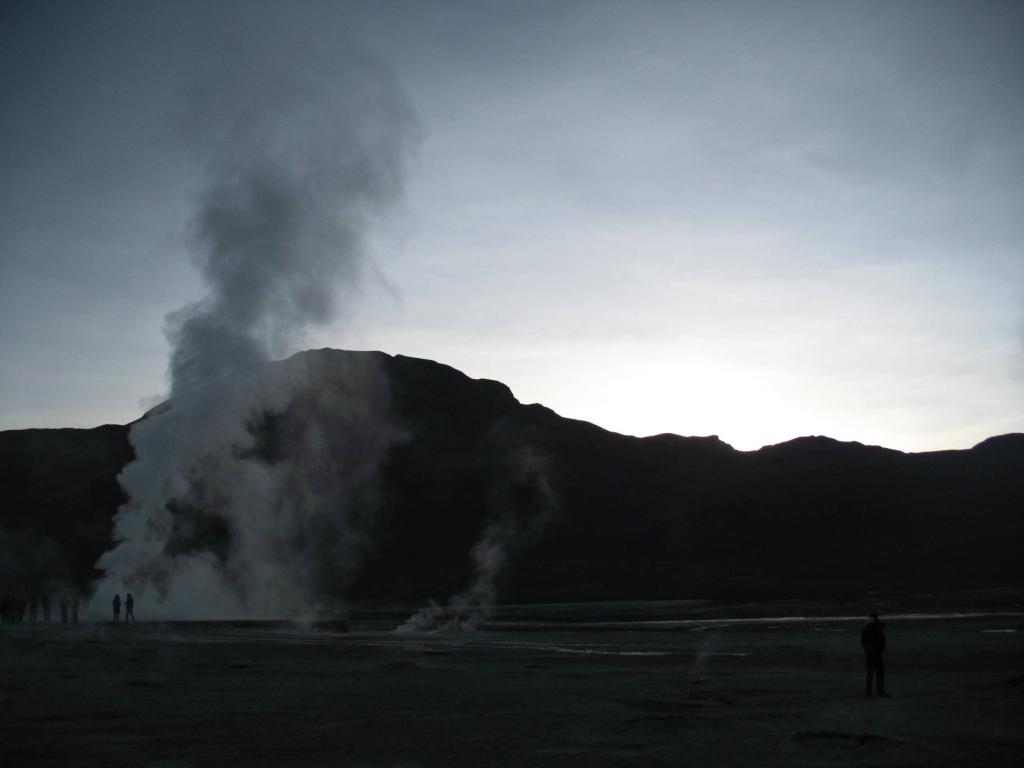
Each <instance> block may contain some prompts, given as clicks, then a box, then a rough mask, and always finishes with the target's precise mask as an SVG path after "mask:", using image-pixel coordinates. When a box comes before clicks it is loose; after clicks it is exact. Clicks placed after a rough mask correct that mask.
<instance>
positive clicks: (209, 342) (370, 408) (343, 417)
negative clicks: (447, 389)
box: [98, 35, 416, 617]
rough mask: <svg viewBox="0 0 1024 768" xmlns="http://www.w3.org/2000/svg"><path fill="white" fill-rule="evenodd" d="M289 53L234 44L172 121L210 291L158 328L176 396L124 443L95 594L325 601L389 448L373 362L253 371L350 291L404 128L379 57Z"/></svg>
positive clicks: (352, 558) (217, 604)
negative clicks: (189, 158) (187, 168)
mask: <svg viewBox="0 0 1024 768" xmlns="http://www.w3.org/2000/svg"><path fill="white" fill-rule="evenodd" d="M289 56H290V58H288V59H287V60H286V59H283V58H282V57H281V56H280V55H277V54H275V51H274V49H273V47H272V46H270V47H268V46H267V45H266V38H262V37H260V36H255V37H254V36H252V35H250V36H249V37H248V38H245V37H243V39H241V40H236V45H235V46H234V47H233V48H232V49H231V50H229V51H227V52H226V53H225V54H224V55H223V56H222V57H220V58H218V59H217V60H216V62H215V66H214V67H212V68H211V70H210V71H208V72H204V73H203V76H202V78H201V79H200V83H201V84H200V86H199V87H198V88H197V90H196V92H195V96H194V99H193V103H192V108H191V109H190V110H189V112H188V114H187V117H186V120H185V126H184V127H185V135H186V137H187V139H188V141H189V142H190V145H191V146H192V147H193V148H194V149H195V152H196V156H197V158H198V160H199V161H200V162H201V163H202V165H203V168H204V170H205V175H206V181H205V184H204V186H203V189H202V191H201V192H200V194H199V197H198V201H197V209H196V213H195V216H194V219H193V227H192V235H191V250H192V257H193V260H194V263H195V265H196V267H197V269H198V270H199V273H200V275H201V276H202V279H203V282H204V284H205V286H206V289H207V293H206V295H205V296H204V297H203V298H202V299H200V300H199V301H197V302H195V303H193V304H190V305H188V306H186V307H184V308H182V309H180V310H178V311H176V312H174V313H172V314H171V315H169V316H168V325H167V328H168V330H167V333H168V338H169V340H170V341H171V345H172V352H171V357H170V363H169V374H170V384H171V395H172V398H171V399H170V400H169V401H168V403H166V404H165V405H164V406H162V407H160V408H157V409H155V410H154V411H153V412H151V413H150V414H148V415H147V417H146V418H144V419H143V420H141V421H139V422H138V423H136V425H135V426H134V427H133V429H132V431H131V441H132V445H133V446H134V448H135V451H136V460H135V461H134V462H133V463H132V464H130V465H129V466H128V467H126V468H125V470H124V471H123V472H122V475H121V477H120V481H121V484H122V486H123V488H124V489H125V491H126V492H127V494H128V495H129V497H130V501H128V503H126V504H125V505H124V506H123V507H122V508H121V509H120V510H119V512H118V515H117V517H116V519H115V537H116V539H117V540H119V541H120V542H121V543H120V544H119V545H118V546H117V547H116V548H115V549H113V550H112V551H111V552H108V553H107V554H106V555H104V556H103V557H102V558H101V559H100V561H99V563H98V566H99V567H100V568H104V569H107V570H108V573H109V576H108V580H107V583H106V584H105V586H106V587H108V588H109V589H106V590H103V592H112V591H115V590H117V589H135V590H136V591H139V590H151V589H155V591H156V593H157V594H158V595H159V596H160V598H161V599H162V600H163V601H164V608H163V612H164V613H166V614H172V615H179V616H194V617H198V616H200V615H210V616H225V615H257V614H274V615H281V614H291V615H294V614H296V613H298V612H301V611H304V610H308V607H309V606H310V605H316V604H319V605H321V606H322V605H323V604H324V602H325V601H326V602H330V601H332V600H335V599H336V598H337V597H338V595H339V594H340V592H341V589H342V588H343V586H344V583H345V581H346V579H347V578H348V577H349V576H350V575H351V573H352V571H353V569H354V568H355V567H356V566H357V563H358V558H359V553H360V551H361V548H362V547H363V544H364V540H365V536H366V529H367V520H368V517H369V515H370V514H371V512H372V507H373V486H374V478H375V474H376V469H377V467H378V465H379V463H380V461H381V459H382V458H383V456H384V455H385V453H386V451H387V448H388V446H389V445H390V444H391V442H393V441H394V440H395V439H397V438H398V437H399V435H400V432H399V431H398V430H397V429H396V428H395V426H394V424H393V423H392V419H391V415H390V407H389V400H388V393H387V382H386V380H385V379H384V377H383V374H382V373H381V371H380V370H378V369H377V367H376V366H375V365H374V364H373V363H372V361H369V360H362V361H361V362H351V361H350V362H349V363H346V364H341V363H338V362H337V361H336V360H335V361H329V360H325V359H323V358H322V357H321V356H317V355H316V354H314V353H309V354H304V355H300V356H297V357H295V358H292V359H291V360H288V361H286V362H285V363H269V362H268V361H269V360H271V359H273V358H276V357H279V356H282V355H284V354H286V353H288V352H289V351H292V350H294V348H295V347H296V346H297V345H298V344H299V343H301V341H302V339H303V335H304V333H305V331H307V330H308V329H309V328H310V327H312V326H316V325H321V324H324V323H326V322H328V321H330V320H331V319H333V318H334V317H335V316H336V314H337V312H338V310H339V301H340V300H342V299H345V298H351V297H352V296H353V293H354V291H355V289H356V287H357V286H358V283H359V279H360V275H361V273H362V271H363V268H364V266H365V263H366V259H367V256H366V233H367V231H368V228H369V227H370V225H371V224H372V223H373V220H374V219H375V218H376V217H378V216H380V215H381V214H382V213H384V212H386V210H387V209H388V208H389V206H391V205H392V204H394V203H395V202H396V201H397V200H398V199H400V197H401V194H402V177H403V166H404V162H405V159H406V156H407V153H408V151H409V149H410V145H411V143H412V142H413V140H414V138H415V133H416V131H415V121H414V119H413V116H412V112H411V110H410V108H409V107H408V105H407V103H406V101H405V99H404V98H403V97H402V95H401V93H400V91H399V89H398V87H397V86H396V84H395V82H394V81H393V79H392V77H391V76H390V75H389V73H388V71H387V70H386V69H385V68H384V67H383V66H382V65H381V63H380V62H377V61H376V60H374V59H372V58H370V57H368V56H366V55H363V54H346V55H344V56H343V60H342V61H341V62H340V65H339V63H338V61H337V60H336V58H329V59H319V60H318V59H315V58H313V54H309V58H302V57H300V59H301V60H300V59H296V58H295V55H294V50H290V51H289Z"/></svg>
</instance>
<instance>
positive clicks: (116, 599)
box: [110, 595, 121, 624]
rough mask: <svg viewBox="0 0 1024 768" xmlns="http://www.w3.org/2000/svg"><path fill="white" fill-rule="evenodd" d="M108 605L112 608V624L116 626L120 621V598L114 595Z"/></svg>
mask: <svg viewBox="0 0 1024 768" xmlns="http://www.w3.org/2000/svg"><path fill="white" fill-rule="evenodd" d="M110 604H111V605H112V606H113V608H114V623H115V624H117V622H118V621H120V620H121V596H120V595H114V600H113V601H112V602H111V603H110Z"/></svg>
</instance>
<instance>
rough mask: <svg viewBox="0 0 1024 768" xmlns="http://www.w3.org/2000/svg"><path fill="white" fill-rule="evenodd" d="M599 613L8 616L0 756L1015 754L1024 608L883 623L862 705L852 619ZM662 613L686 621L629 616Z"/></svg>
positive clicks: (1003, 759) (701, 759)
mask: <svg viewBox="0 0 1024 768" xmlns="http://www.w3.org/2000/svg"><path fill="white" fill-rule="evenodd" d="M603 610H604V609H602V608H599V607H579V606H577V607H574V608H571V609H570V608H566V609H565V610H561V609H559V608H557V607H548V608H536V609H522V610H520V611H519V612H518V613H515V615H512V616H511V618H510V620H509V621H507V622H504V623H503V622H501V621H499V622H498V623H496V624H495V625H493V627H494V628H493V629H490V630H487V631H479V632H475V633H465V632H449V633H436V634H425V635H398V634H395V633H393V632H387V631H383V627H384V626H388V623H387V620H386V619H382V618H380V617H378V618H377V619H376V620H375V621H367V622H364V623H363V624H360V622H359V621H355V622H354V623H353V631H352V632H350V633H348V634H342V633H337V632H332V631H327V630H318V629H316V628H304V627H298V626H281V625H273V624H267V625H260V624H255V625H237V624H209V623H206V624H185V623H181V624H146V623H141V624H138V625H135V626H124V625H120V626H112V625H107V624H81V625H77V626H72V625H67V626H64V625H52V624H51V625H21V626H16V627H0V654H2V655H0V659H2V662H0V663H2V667H0V742H2V747H0V749H2V752H0V763H2V764H3V765H4V766H11V768H14V767H15V766H21V765H53V766H57V765H59V766H70V765H137V766H164V767H170V766H192V765H195V766H200V765H202V766H205V765H225V764H234V765H237V766H242V765H245V766H248V765H285V764H289V765H332V766H456V765H474V766H476V765H484V766H487V765H501V766H504V765H523V766H548V765H551V766H554V765H557V766H567V765H572V766H576V765H579V766H601V765H644V766H648V765H650V766H658V765H665V766H669V765H672V766H678V765H701V766H709V765H723V766H732V765H758V766H764V765H797V766H800V765H815V766H846V765H877V766H925V765H951V766H957V767H958V768H962V767H963V766H981V765H1007V766H1010V765H1021V764H1024V653H1022V651H1024V630H1022V629H1021V627H1022V624H1024V618H1022V617H1021V616H1020V615H1010V614H1005V615H986V616H973V617H962V616H961V617H945V618H930V619H928V618H899V617H893V618H891V619H890V620H889V622H888V626H887V635H888V641H889V653H888V654H887V664H888V670H887V671H888V680H889V688H890V689H891V691H892V692H893V698H891V699H872V700H866V699H865V698H864V696H863V670H862V658H861V654H860V651H859V647H858V631H859V627H860V623H861V622H860V619H859V618H857V619H845V620H843V619H838V620H827V619H820V618H819V619H807V620H788V621H787V620H774V619H762V620H759V621H753V622H749V623H745V622H738V623H729V622H722V621H720V620H717V619H718V618H721V617H723V616H727V615H728V612H727V611H724V610H722V611H718V612H717V613H707V612H705V613H704V614H700V613H697V614H694V613H689V614H685V612H682V613H679V612H675V611H674V609H673V608H672V606H670V605H668V606H667V605H666V604H659V606H658V609H657V610H655V611H651V612H650V613H649V614H648V612H647V611H646V609H645V604H642V603H637V604H632V606H630V605H629V604H626V605H623V604H619V606H618V607H617V608H616V609H615V610H614V611H612V612H611V613H614V614H616V616H615V618H616V620H617V621H619V622H620V623H611V624H604V625H603V626H602V625H601V624H596V625H589V624H587V622H588V621H597V620H600V619H601V618H602V616H601V615H600V614H601V612H602V611H603ZM826 612H827V610H822V611H818V612H817V615H819V616H822V615H824V614H825V613H826ZM675 613H679V615H684V614H685V615H686V616H688V617H689V618H690V621H691V622H692V623H683V624H672V623H667V624H644V623H641V622H643V621H645V620H646V619H645V616H648V615H649V616H650V617H653V619H658V620H662V619H666V617H671V616H672V615H675ZM769 613H770V612H767V611H765V610H762V611H760V614H761V615H762V616H766V615H769ZM623 614H624V615H623ZM711 615H715V616H716V617H717V618H710V616H711ZM780 615H781V614H780ZM584 627H585V628H584Z"/></svg>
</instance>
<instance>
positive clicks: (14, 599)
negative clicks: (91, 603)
mask: <svg viewBox="0 0 1024 768" xmlns="http://www.w3.org/2000/svg"><path fill="white" fill-rule="evenodd" d="M57 604H58V605H59V606H60V620H61V622H62V623H64V624H67V623H68V622H69V621H70V622H72V623H75V624H77V623H78V606H79V598H78V595H77V594H74V593H72V594H68V593H64V594H62V595H61V596H60V599H59V600H58V603H57ZM40 609H42V620H43V621H50V595H49V594H47V593H45V592H44V593H42V594H41V595H37V594H33V595H31V596H29V597H28V598H25V597H23V596H21V595H4V596H3V600H0V618H2V620H3V623H4V624H21V623H22V622H23V621H25V618H26V615H27V616H28V620H29V621H32V622H36V621H39V611H40Z"/></svg>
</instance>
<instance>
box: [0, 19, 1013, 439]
mask: <svg viewBox="0 0 1024 768" xmlns="http://www.w3.org/2000/svg"><path fill="white" fill-rule="evenodd" d="M256 4H257V3H256V2H255V0H254V1H253V2H248V3H240V4H238V5H232V4H231V3H223V4H217V5H216V6H213V5H211V4H208V3H189V2H181V3H175V4H172V5H165V6H156V5H147V6H139V7H136V6H131V8H130V10H129V6H125V5H123V4H117V3H104V2H94V3H89V4H70V3H69V4H59V5H48V4H43V5H38V4H32V3H25V4H21V5H18V4H12V5H10V6H9V7H8V8H7V9H5V11H4V14H5V15H4V23H3V24H0V99H2V100H3V103H5V104H10V105H14V108H13V109H11V110H9V111H8V113H5V117H4V120H3V121H2V122H0V169H2V174H0V179H2V181H0V355H2V359H3V361H4V364H3V366H0V429H8V428H22V427H32V426H36V427H57V426H93V425H96V424H100V423H104V422H120V423H125V422H127V421H130V420H132V419H134V418H136V417H137V416H138V415H139V413H140V412H141V411H142V409H143V408H144V407H145V406H146V405H147V404H149V403H150V402H151V401H152V398H153V397H155V396H159V394H160V393H161V392H162V391H164V389H165V381H164V368H165V364H166V358H167V345H166V342H165V340H164V338H163V336H162V328H163V322H164V321H163V318H164V316H165V314H166V313H167V312H170V311H172V310H174V309H176V308H178V307H180V306H182V305H183V304H185V303H186V302H188V301H192V300H195V299H196V298H198V297H199V296H200V295H202V289H201V287H200V286H199V285H198V282H197V278H196V276H195V273H194V271H193V270H192V268H191V266H190V265H189V262H188V257H187V249H186V241H187V237H186V235H187V224H188V220H189V215H190V212H191V211H190V206H191V204H192V202H193V198H192V195H193V194H194V191H195V188H196V180H197V178H198V174H199V170H200V169H198V168H197V167H196V166H195V164H194V163H192V162H191V161H190V160H189V159H188V158H187V157H185V156H184V155H183V153H182V151H181V147H180V142H179V139H178V137H176V135H175V130H176V128H175V126H176V123H175V115H177V114H178V111H179V110H180V105H181V99H182V93H183V91H185V90H187V89H188V88H189V87H190V85H191V80H190V78H191V77H192V72H191V70H190V69H189V65H188V64H189V61H190V60H191V59H192V57H193V55H194V54H195V53H196V52H197V51H202V50H203V48H204V46H208V45H220V44H221V42H220V41H219V40H216V39H214V38H216V35H215V34H213V33H211V31H210V30H216V29H220V28H232V27H234V26H236V25H238V24H250V23H253V24H255V23H263V24H265V25H266V27H267V29H269V30H271V37H270V39H268V40H267V45H269V46H278V47H281V48H282V49H283V50H284V52H285V53H286V54H287V55H288V56H289V57H292V58H294V59H297V60H301V59H302V57H303V56H305V55H306V48H307V46H305V45H304V44H300V42H297V41H303V40H309V41H311V43H317V44H323V45H326V47H327V50H329V49H330V46H332V45H336V44H337V41H338V40H339V39H340V38H341V36H343V35H348V36H350V37H352V38H354V39H356V40H357V41H358V42H359V43H360V44H361V45H363V46H365V47H366V48H367V49H369V50H372V51H374V52H375V53H376V54H378V55H379V56H380V57H381V58H382V59H383V60H385V61H386V62H387V63H388V64H389V66H390V67H391V68H392V70H393V72H394V74H395V76H396V78H397V79H398V80H399V81H400V82H401V84H402V85H403V87H404V88H405V90H406V91H407V93H408V95H409V99H410V101H411V103H412V106H413V108H414V109H415V111H416V112H417V114H418V116H419V120H420V124H421V126H422V128H423V140H422V143H421V145H420V147H419V152H418V157H417V159H416V160H415V161H414V162H413V163H412V164H411V165H410V167H409V169H408V175H407V193H408V194H407V201H406V204H405V208H404V210H402V211H399V212H398V213H396V215H394V216H393V217H392V218H391V219H389V220H387V221H381V222H375V229H374V233H373V239H374V243H375V248H374V256H375V261H376V263H377V265H378V267H379V272H378V273H377V274H374V275H368V279H367V281H366V290H365V292H364V295H363V296H362V297H361V300H360V301H359V302H358V303H357V304H355V305H353V306H352V307H351V308H350V311H347V312H345V313H344V315H343V316H342V317H341V318H339V320H338V322H336V323H335V324H333V325H331V326H330V327H327V328H321V329H318V330H316V331H314V332H312V333H311V334H310V336H309V338H308V340H307V342H308V344H307V345H308V346H311V347H314V346H332V347H337V348H351V349H381V350H384V351H386V352H390V353H400V354H405V355H411V356H419V357H427V358H431V359H435V360H438V361H440V362H443V363H447V364H449V365H452V366H454V367H456V368H458V369H460V370H462V371H464V372H466V373H467V374H469V375H471V376H473V377H487V378H493V379H498V380H501V381H503V382H504V383H506V384H508V385H509V386H510V387H511V389H512V390H513V392H514V393H515V394H516V396H517V397H518V398H519V399H520V400H521V401H523V402H541V403H543V404H544V405H547V406H549V407H551V408H553V409H554V410H556V411H558V412H559V413H561V414H563V415H565V416H569V417H574V418H582V419H586V420H588V421H593V422H595V423H597V424H599V425H601V426H603V427H606V428H608V429H612V430H615V431H620V432H624V433H628V434H636V435H647V434H656V433H661V432H675V433H678V434H683V435H708V434H717V435H719V436H720V437H721V438H722V439H723V440H725V441H726V442H729V443H730V444H732V445H734V446H736V447H738V448H742V449H752V448H757V447H760V446H761V445H764V444H770V443H776V442H780V441H783V440H787V439H790V438H793V437H796V436H799V435H805V434H825V435H829V436H831V437H835V438H838V439H844V440H859V441H861V442H864V443H870V444H881V445H885V446H887V447H892V448H898V449H902V450H930V449H941V448H965V447H969V446H970V445H972V444H974V443H976V442H978V441H980V440H982V439H984V438H985V437H988V436H990V435H993V434H1001V433H1006V432H1013V431H1024V344H1022V341H1024V138H1022V137H1024V89H1022V88H1021V87H1020V85H1021V78H1020V73H1021V72H1022V71H1024V47H1022V46H1021V45H1020V40H1021V39H1022V36H1024V5H1021V4H1013V3H998V2H980V3H969V4H968V3H934V2H907V3H899V4H870V5H868V4H831V3H817V2H810V1H808V2H794V3H787V4H773V5H768V6H765V5H762V4H755V3H746V2H739V1H737V2H726V3H713V4H703V3H687V4H678V5H674V4H661V3H642V2H638V3H630V4H621V3H604V2H600V1H599V0H592V1H587V2H575V1H574V0H565V2H561V3H553V4H550V6H548V5H544V6H542V5H534V4H522V5H520V4H507V3H501V2H496V3H488V2H480V3H461V2H450V3H445V2H439V3H432V4H423V3H416V2H407V3H406V2H397V3H394V4H389V5H388V7H387V8H381V7H379V6H378V5H377V4H373V3H361V2H352V3H328V4H320V3H317V2H297V3H289V4H280V3H267V4H265V5H264V6H261V8H260V10H261V13H260V14H254V13H252V8H253V7H254V5H256ZM278 34H279V37H278V36H277V35H278ZM211 35H212V36H211ZM310 47H315V46H313V45H311V46H310ZM316 64H317V67H316V68H315V72H316V73H317V75H318V76H320V75H323V74H324V73H325V72H327V73H329V71H330V70H329V67H327V68H324V67H322V66H321V62H319V61H318V62H317V63H316ZM311 66H312V65H311ZM311 71H314V70H313V69H311Z"/></svg>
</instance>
